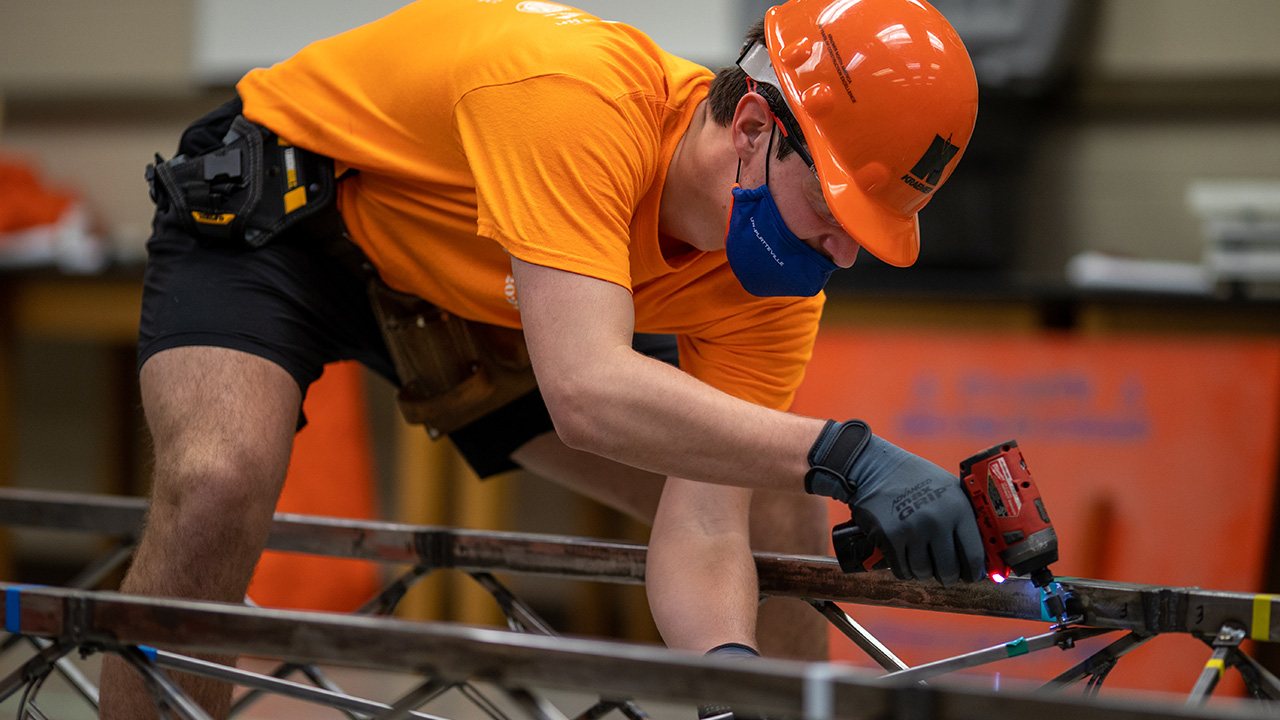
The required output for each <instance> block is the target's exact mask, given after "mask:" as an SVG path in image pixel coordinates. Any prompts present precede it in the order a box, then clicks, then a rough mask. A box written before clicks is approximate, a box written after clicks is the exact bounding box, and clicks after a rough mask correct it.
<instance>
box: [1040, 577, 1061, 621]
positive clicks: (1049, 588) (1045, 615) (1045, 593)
mask: <svg viewBox="0 0 1280 720" xmlns="http://www.w3.org/2000/svg"><path fill="white" fill-rule="evenodd" d="M1050 593H1053V594H1054V595H1061V594H1062V585H1061V584H1060V583H1058V582H1051V583H1049V584H1048V585H1045V586H1044V587H1042V588H1040V619H1041V620H1043V621H1045V622H1054V621H1055V620H1057V619H1058V618H1056V617H1054V616H1053V615H1050V614H1049V608H1048V607H1047V606H1046V605H1045V600H1046V599H1048V597H1049V594H1050Z"/></svg>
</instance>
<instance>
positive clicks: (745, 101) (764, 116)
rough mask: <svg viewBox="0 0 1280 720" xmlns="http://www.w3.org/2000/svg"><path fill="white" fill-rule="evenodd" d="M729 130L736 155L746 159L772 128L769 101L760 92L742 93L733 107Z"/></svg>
mask: <svg viewBox="0 0 1280 720" xmlns="http://www.w3.org/2000/svg"><path fill="white" fill-rule="evenodd" d="M729 130H730V132H731V134H732V136H733V147H734V149H735V150H737V151H738V157H739V158H742V159H743V160H746V159H747V158H749V157H750V156H751V155H752V154H753V153H755V151H756V150H757V149H758V148H759V147H762V146H763V145H764V143H765V142H766V141H767V140H768V139H769V133H770V131H771V130H773V111H772V110H770V109H769V101H767V100H765V99H764V96H763V95H761V94H760V93H753V92H749V93H747V94H746V95H743V96H742V98H741V99H740V100H738V106H737V107H736V108H734V111H733V120H732V122H730V123H729Z"/></svg>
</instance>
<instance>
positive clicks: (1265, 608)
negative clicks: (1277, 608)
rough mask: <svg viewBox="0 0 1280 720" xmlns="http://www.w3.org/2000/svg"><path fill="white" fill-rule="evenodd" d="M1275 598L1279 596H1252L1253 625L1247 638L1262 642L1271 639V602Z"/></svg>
mask: <svg viewBox="0 0 1280 720" xmlns="http://www.w3.org/2000/svg"><path fill="white" fill-rule="evenodd" d="M1277 597H1280V596H1277V595H1254V596H1253V624H1252V625H1251V626H1250V628H1249V630H1250V632H1249V637H1251V638H1253V639H1254V640H1262V641H1267V640H1270V639H1271V601H1272V600H1275V599H1276V598H1277Z"/></svg>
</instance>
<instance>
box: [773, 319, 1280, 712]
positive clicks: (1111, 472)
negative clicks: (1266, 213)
mask: <svg viewBox="0 0 1280 720" xmlns="http://www.w3.org/2000/svg"><path fill="white" fill-rule="evenodd" d="M794 409H795V411H796V412H799V413H802V414H806V415H812V416H817V417H830V418H837V419H846V418H850V417H857V418H862V419H864V420H866V421H867V422H868V423H869V424H870V426H871V428H872V430H873V431H875V432H876V433H877V434H879V435H881V436H883V437H884V438H886V439H887V440H889V441H891V442H893V443H895V444H897V445H900V446H902V447H903V448H906V449H908V450H911V451H912V452H915V453H917V454H919V455H922V456H924V457H926V458H928V459H930V460H932V461H933V462H935V463H937V464H939V465H941V466H942V467H944V468H947V469H949V470H953V471H958V466H959V462H960V461H961V460H963V459H964V458H966V457H968V456H969V455H972V454H974V453H976V452H979V451H981V450H983V449H986V448H987V447H990V446H992V445H995V444H998V443H1001V442H1004V441H1007V440H1010V439H1014V440H1017V441H1018V444H1019V446H1020V447H1021V449H1022V452H1023V455H1024V456H1025V458H1026V460H1027V464H1028V466H1029V467H1030V470H1031V472H1032V476H1033V477H1034V478H1035V481H1036V483H1037V485H1038V486H1039V488H1040V492H1041V494H1042V495H1043V496H1044V500H1045V504H1046V506H1047V508H1048V510H1049V514H1050V516H1051V518H1052V520H1053V524H1054V527H1055V529H1056V530H1057V534H1058V538H1059V549H1060V555H1061V560H1060V562H1058V563H1056V564H1055V565H1054V566H1053V567H1052V569H1053V571H1054V572H1055V574H1057V575H1058V576H1060V577H1061V576H1076V577H1090V578H1100V579H1108V580H1117V581H1124V582H1136V583H1153V584H1160V585H1172V586H1188V585H1197V586H1201V587H1205V588H1211V589H1215V590H1231V591H1242V592H1260V591H1262V590H1263V587H1262V583H1263V578H1264V573H1265V563H1266V560H1267V549H1268V544H1269V542H1270V534H1271V521H1272V518H1271V515H1272V505H1273V487H1274V484H1275V482H1276V477H1277V454H1278V450H1277V445H1278V443H1277V440H1278V439H1280V420H1278V417H1280V343H1277V342H1270V341H1250V340H1239V341H1236V340H1228V339H1189V338H1186V337H1179V338H1169V337H1159V338H1152V337H1132V336H1126V337H1109V338H1092V339H1083V338H1079V337H1073V336H1067V335H1048V334H1046V335H1034V334H1000V333H955V334H951V333H945V334H939V333H915V334H912V333H902V334H898V333H886V332H884V331H879V330H861V329H859V330H852V329H836V328H827V329H824V330H823V331H822V333H821V334H820V336H819V338H818V343H817V347H816V349H815V353H814V360H813V362H812V363H811V365H810V367H809V372H808V376H807V378H806V380H805V382H804V385H803V386H802V388H801V390H800V393H799V396H798V397H797V399H796V403H795V408H794ZM831 518H832V521H833V522H842V521H844V520H847V519H849V512H848V509H847V508H845V507H844V506H841V505H838V504H836V503H833V507H832V514H831ZM846 610H847V611H848V612H850V614H851V615H852V616H853V617H854V618H855V619H856V620H858V621H859V622H861V623H862V624H864V625H865V626H867V628H868V629H869V630H871V632H872V633H873V634H875V635H876V636H877V637H879V638H880V639H881V640H882V641H883V642H884V643H885V644H886V645H887V646H888V647H889V648H890V649H891V650H893V651H894V652H895V653H897V654H898V655H899V656H900V657H901V658H902V659H903V660H904V661H905V662H907V664H909V665H915V664H918V663H920V662H926V661H930V660H936V659H940V658H943V657H949V656H952V655H957V654H960V653H964V652H970V651H973V650H977V649H979V648H982V647H986V646H989V645H996V644H1000V643H1005V642H1009V641H1013V640H1016V639H1017V638H1018V637H1019V636H1022V635H1025V636H1031V635H1034V634H1039V633H1042V632H1046V631H1047V630H1048V625H1047V623H1031V622H1025V623H1023V622H1013V621H1007V620H991V619H987V618H969V617H963V616H957V615H952V614H946V613H933V612H925V611H904V610H892V609H884V608H872V607H866V606H856V605H855V606H849V607H847V608H846ZM1116 637H1118V636H1115V635H1108V636H1105V637H1104V638H1103V639H1101V640H1091V641H1089V642H1088V643H1082V646H1084V648H1086V649H1084V650H1082V649H1077V650H1075V651H1072V652H1069V653H1064V652H1060V651H1057V650H1052V651H1047V652H1042V653H1039V654H1038V655H1036V656H1030V657H1027V658H1018V659H1016V660H1013V661H1006V662H1001V663H996V664H993V665H990V666H986V667H985V668H980V669H978V670H975V671H971V673H972V674H976V675H979V676H983V677H985V678H988V681H989V682H991V683H993V684H995V683H998V682H1000V677H1004V678H1008V679H1011V680H1012V679H1017V678H1031V679H1041V680H1047V679H1049V678H1051V677H1053V676H1054V675H1056V674H1057V673H1058V672H1061V671H1062V670H1065V669H1067V668H1069V667H1071V666H1072V665H1074V664H1075V663H1077V662H1080V661H1082V660H1084V658H1085V657H1087V653H1091V652H1092V651H1093V650H1094V649H1098V648H1100V647H1102V646H1103V645H1105V644H1106V643H1109V642H1111V641H1112V640H1114V639H1116ZM832 646H833V647H832V654H833V657H835V658H840V659H846V660H849V661H850V662H854V663H856V664H861V665H868V666H870V665H871V663H870V662H869V661H867V660H866V659H865V656H862V655H861V653H860V651H858V650H857V648H855V647H854V646H853V645H852V644H851V643H850V642H849V641H848V640H846V639H844V638H842V637H838V636H836V637H833V642H832ZM1209 654H1210V650H1209V648H1208V647H1207V646H1206V645H1205V644H1204V643H1202V642H1200V641H1199V640H1196V639H1193V638H1190V637H1188V636H1185V635H1183V636H1161V637H1158V638H1156V639H1154V640H1152V641H1150V642H1148V643H1147V644H1146V645H1144V646H1142V647H1140V648H1138V649H1137V650H1135V651H1134V652H1133V653H1132V654H1131V655H1129V656H1126V658H1124V659H1123V660H1122V661H1121V662H1120V663H1119V664H1118V665H1117V667H1116V669H1115V671H1114V672H1113V673H1111V675H1110V676H1109V677H1108V679H1107V683H1106V687H1111V686H1119V687H1126V688H1143V689H1153V690H1167V691H1172V692H1178V693H1186V692H1189V691H1190V689H1191V687H1192V685H1193V684H1194V682H1195V679H1196V677H1197V676H1198V674H1199V672H1200V670H1201V669H1202V668H1203V666H1204V663H1205V661H1206V660H1207V659H1208V657H1209ZM997 674H999V676H998V675H997ZM1232 675H1234V673H1232V674H1229V675H1228V678H1229V680H1230V682H1229V683H1228V684H1227V685H1224V686H1223V687H1222V688H1220V690H1219V692H1233V691H1234V692H1238V691H1239V689H1240V687H1242V686H1241V685H1240V683H1239V682H1238V680H1236V679H1235V678H1233V677H1232Z"/></svg>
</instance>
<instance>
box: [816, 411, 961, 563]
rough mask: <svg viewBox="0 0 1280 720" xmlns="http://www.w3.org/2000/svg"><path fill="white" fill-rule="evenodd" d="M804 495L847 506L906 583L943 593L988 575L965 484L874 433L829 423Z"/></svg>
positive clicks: (854, 423)
mask: <svg viewBox="0 0 1280 720" xmlns="http://www.w3.org/2000/svg"><path fill="white" fill-rule="evenodd" d="M809 467H810V469H809V472H808V473H806V474H805V482H804V486H805V490H806V491H808V492H810V493H813V494H815V495H825V496H827V497H832V498H835V499H837V500H839V501H841V502H844V503H848V504H849V508H850V509H851V510H852V511H853V519H854V522H856V523H857V525H858V527H859V528H860V529H861V530H862V531H863V532H865V533H867V535H868V536H869V537H870V539H871V541H872V542H874V543H875V546H876V547H877V548H879V549H880V552H882V553H884V556H885V559H886V560H887V561H888V562H889V567H890V568H892V569H893V574H894V575H896V576H897V577H899V578H901V579H903V580H913V579H914V580H925V579H927V578H929V577H935V578H937V579H938V581H939V582H941V583H942V584H943V585H953V584H955V582H956V581H957V580H964V581H966V582H973V581H975V580H977V579H978V578H980V577H982V574H983V547H982V536H981V534H980V533H979V532H978V523H977V521H976V520H975V519H974V515H973V506H972V505H970V504H969V499H968V498H967V497H965V490H964V486H963V485H961V483H960V478H959V477H957V476H956V475H953V474H951V473H949V472H947V471H946V470H943V469H942V468H940V467H938V466H937V465H934V464H933V463H931V462H929V461H928V460H925V459H924V458H922V457H919V456H917V455H912V454H911V453H909V452H907V451H906V450H903V449H901V448H899V447H897V446H895V445H893V444H892V443H890V442H888V441H886V440H884V439H883V438H880V437H878V436H876V435H873V434H872V433H871V429H870V428H868V427H867V424H866V423H864V422H862V421H861V420H849V421H846V422H843V423H836V422H834V421H828V422H827V425H826V427H824V428H823V429H822V432H821V433H820V434H819V435H818V439H817V440H816V441H815V442H814V443H813V447H812V448H811V449H810V450H809Z"/></svg>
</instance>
